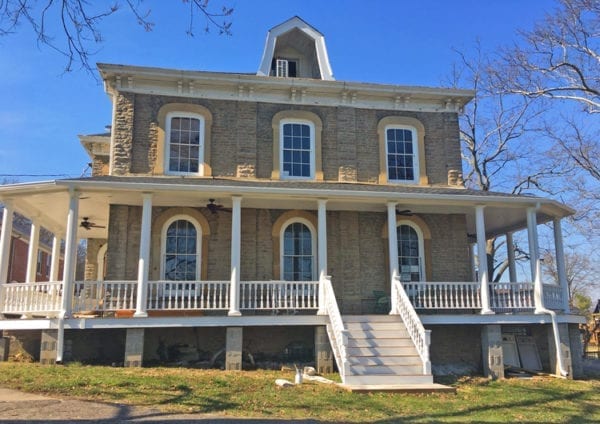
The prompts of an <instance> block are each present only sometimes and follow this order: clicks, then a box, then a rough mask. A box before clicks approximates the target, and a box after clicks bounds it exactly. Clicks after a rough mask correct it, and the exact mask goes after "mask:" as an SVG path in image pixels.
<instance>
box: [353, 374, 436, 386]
mask: <svg viewBox="0 0 600 424" xmlns="http://www.w3.org/2000/svg"><path fill="white" fill-rule="evenodd" d="M344 384H347V385H380V384H390V385H392V384H433V376H432V375H431V374H429V375H423V374H421V375H400V376H399V375H346V377H345V378H344Z"/></svg>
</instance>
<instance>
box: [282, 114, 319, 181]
mask: <svg viewBox="0 0 600 424" xmlns="http://www.w3.org/2000/svg"><path fill="white" fill-rule="evenodd" d="M286 124H300V125H307V126H308V127H309V128H310V152H309V156H310V175H309V176H308V177H305V176H294V175H289V174H288V173H287V172H285V171H284V170H283V150H284V145H285V141H284V136H283V127H284V126H285V125H286ZM315 161H316V155H315V124H314V122H312V121H309V120H307V119H282V120H281V121H280V122H279V173H280V176H281V179H282V180H314V179H315V166H316V165H315Z"/></svg>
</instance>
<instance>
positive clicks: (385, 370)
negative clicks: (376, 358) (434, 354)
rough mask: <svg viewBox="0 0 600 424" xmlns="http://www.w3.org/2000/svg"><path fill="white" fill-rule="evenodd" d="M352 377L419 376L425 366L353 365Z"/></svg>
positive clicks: (351, 367)
mask: <svg viewBox="0 0 600 424" xmlns="http://www.w3.org/2000/svg"><path fill="white" fill-rule="evenodd" d="M349 371H350V373H351V374H352V375H398V376H400V375H403V376H404V375H419V374H421V373H422V372H423V364H420V363H419V364H413V365H371V366H369V365H367V366H365V365H351V366H350V370H349Z"/></svg>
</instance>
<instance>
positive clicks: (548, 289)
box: [543, 284, 564, 310]
mask: <svg viewBox="0 0 600 424" xmlns="http://www.w3.org/2000/svg"><path fill="white" fill-rule="evenodd" d="M543 291H544V306H545V307H546V308H548V309H555V310H561V309H563V305H564V303H563V293H562V289H561V287H560V286H557V285H555V284H544V288H543Z"/></svg>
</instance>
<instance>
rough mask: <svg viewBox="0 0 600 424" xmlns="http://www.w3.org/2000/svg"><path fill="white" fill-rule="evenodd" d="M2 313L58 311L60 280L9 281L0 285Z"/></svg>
mask: <svg viewBox="0 0 600 424" xmlns="http://www.w3.org/2000/svg"><path fill="white" fill-rule="evenodd" d="M0 290H1V292H0V299H2V304H0V312H1V313H4V314H31V313H34V314H35V313H44V314H47V313H58V312H60V310H61V308H62V282H59V281H55V282H48V283H11V284H2V286H1V287H0Z"/></svg>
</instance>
